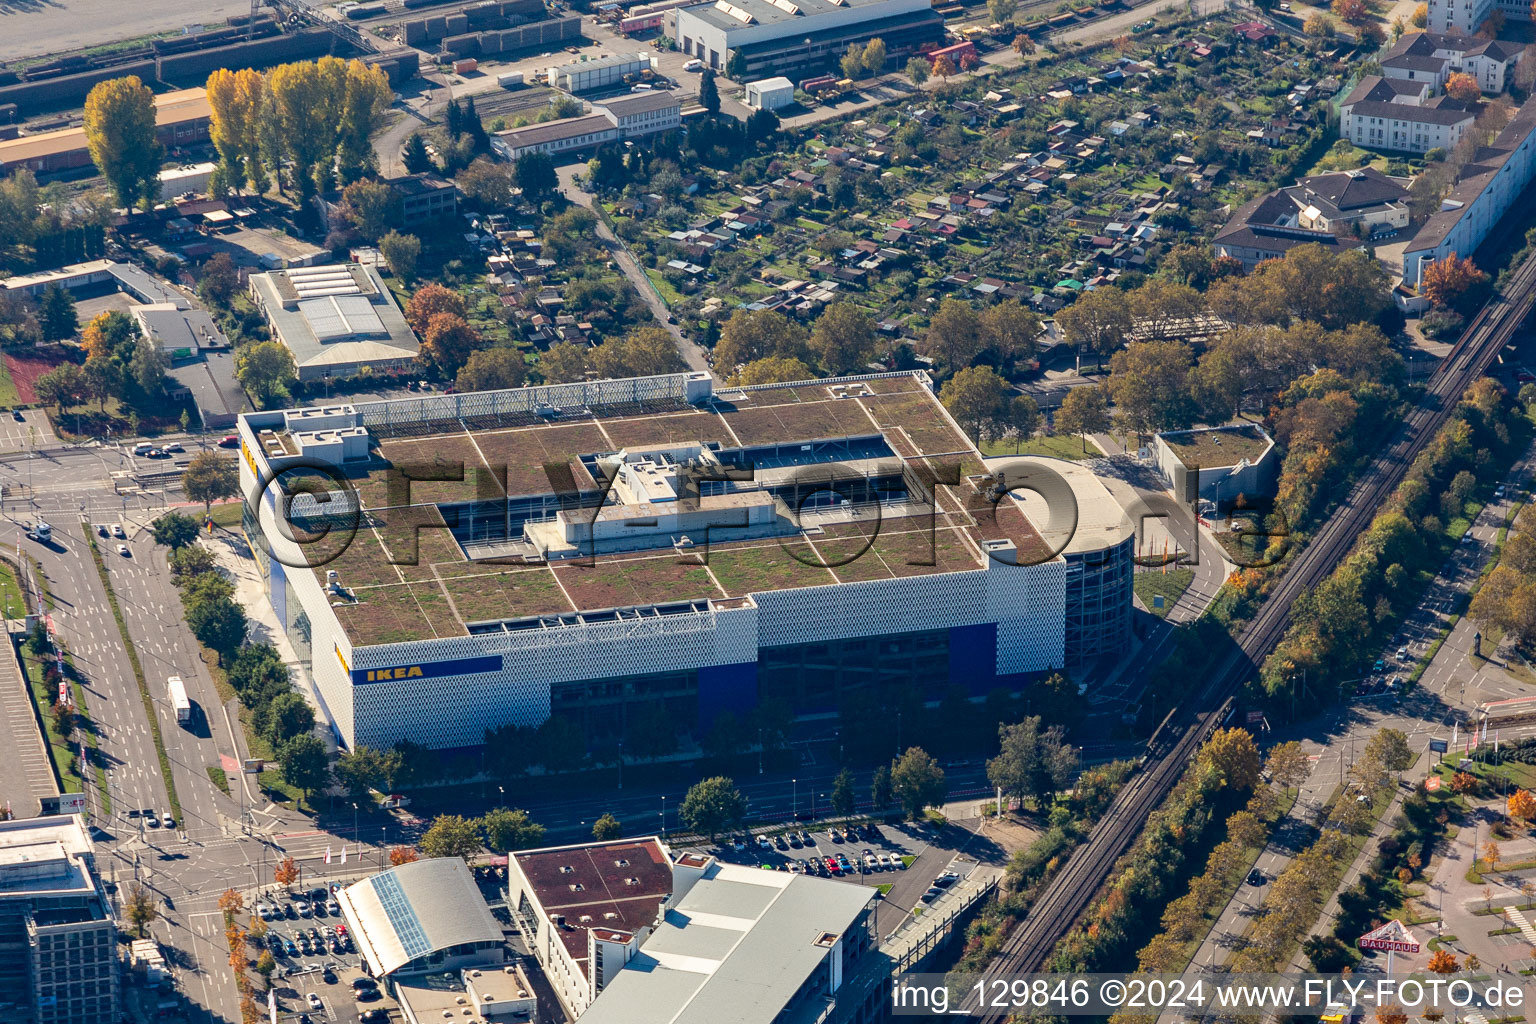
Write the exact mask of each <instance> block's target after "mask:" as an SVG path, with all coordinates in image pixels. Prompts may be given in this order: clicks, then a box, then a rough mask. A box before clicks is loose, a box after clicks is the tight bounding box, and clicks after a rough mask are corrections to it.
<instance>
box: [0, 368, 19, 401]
mask: <svg viewBox="0 0 1536 1024" xmlns="http://www.w3.org/2000/svg"><path fill="white" fill-rule="evenodd" d="M20 404H21V393H20V392H18V391H17V390H16V382H15V381H13V380H11V371H10V368H9V367H7V366H6V365H5V360H4V359H0V406H4V407H5V408H7V409H14V408H16V407H17V406H18V405H20Z"/></svg>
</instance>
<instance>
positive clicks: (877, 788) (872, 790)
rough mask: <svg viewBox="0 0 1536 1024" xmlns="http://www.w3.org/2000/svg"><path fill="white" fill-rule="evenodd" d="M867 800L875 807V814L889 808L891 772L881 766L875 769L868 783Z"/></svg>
mask: <svg viewBox="0 0 1536 1024" xmlns="http://www.w3.org/2000/svg"><path fill="white" fill-rule="evenodd" d="M869 798H870V800H871V801H872V802H873V803H874V805H875V813H876V814H878V813H880V812H881V811H883V810H885V809H886V808H887V807H889V806H891V800H892V793H891V770H890V769H889V768H887V767H886V766H885V765H883V764H882V765H880V766H879V767H878V768H876V769H875V775H874V778H873V779H872V780H871V781H870V786H869Z"/></svg>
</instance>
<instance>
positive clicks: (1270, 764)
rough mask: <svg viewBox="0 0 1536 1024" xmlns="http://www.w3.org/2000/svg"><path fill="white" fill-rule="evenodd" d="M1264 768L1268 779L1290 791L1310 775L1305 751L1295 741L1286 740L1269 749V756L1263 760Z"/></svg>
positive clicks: (1309, 766)
mask: <svg viewBox="0 0 1536 1024" xmlns="http://www.w3.org/2000/svg"><path fill="white" fill-rule="evenodd" d="M1264 767H1265V769H1266V770H1268V772H1269V777H1270V778H1271V779H1273V780H1274V782H1275V784H1276V785H1277V786H1280V787H1281V788H1282V789H1291V788H1293V787H1296V786H1299V785H1301V784H1302V783H1303V782H1305V781H1306V780H1307V776H1309V775H1311V774H1312V762H1311V761H1310V760H1308V759H1307V754H1306V751H1304V750H1302V749H1301V744H1300V743H1298V742H1297V741H1295V740H1287V741H1286V742H1284V743H1277V744H1275V745H1274V746H1273V747H1271V748H1269V756H1268V757H1267V758H1265V760H1264Z"/></svg>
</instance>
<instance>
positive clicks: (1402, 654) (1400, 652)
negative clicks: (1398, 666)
mask: <svg viewBox="0 0 1536 1024" xmlns="http://www.w3.org/2000/svg"><path fill="white" fill-rule="evenodd" d="M1397 660H1398V661H1407V660H1408V648H1406V647H1399V648H1398V649H1397Z"/></svg>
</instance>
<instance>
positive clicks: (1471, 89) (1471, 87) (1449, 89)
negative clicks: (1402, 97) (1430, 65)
mask: <svg viewBox="0 0 1536 1024" xmlns="http://www.w3.org/2000/svg"><path fill="white" fill-rule="evenodd" d="M1362 2H1363V0H1362ZM1444 91H1445V94H1446V95H1447V96H1449V97H1450V98H1451V99H1453V100H1460V101H1461V102H1463V103H1474V102H1476V101H1477V100H1479V99H1481V98H1482V95H1483V90H1482V87H1481V86H1479V85H1478V84H1477V79H1476V78H1474V77H1472V76H1471V75H1469V74H1467V73H1466V72H1465V71H1457V72H1456V73H1454V74H1452V75H1451V76H1450V77H1449V78H1447V79H1446V80H1445V86H1444Z"/></svg>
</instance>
